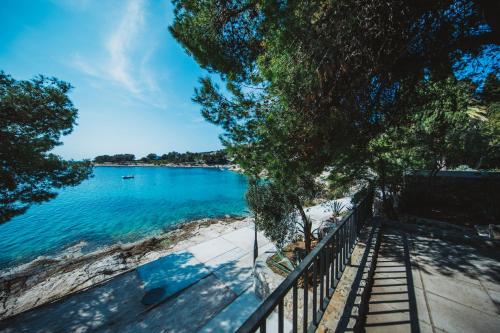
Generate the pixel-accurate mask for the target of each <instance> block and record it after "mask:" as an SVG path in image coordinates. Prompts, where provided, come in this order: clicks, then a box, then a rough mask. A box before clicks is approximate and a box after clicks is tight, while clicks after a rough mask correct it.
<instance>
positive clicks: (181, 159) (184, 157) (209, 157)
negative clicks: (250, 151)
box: [94, 150, 229, 165]
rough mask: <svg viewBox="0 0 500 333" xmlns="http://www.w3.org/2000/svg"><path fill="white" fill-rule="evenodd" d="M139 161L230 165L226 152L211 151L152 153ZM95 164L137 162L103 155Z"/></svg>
mask: <svg viewBox="0 0 500 333" xmlns="http://www.w3.org/2000/svg"><path fill="white" fill-rule="evenodd" d="M139 161H141V162H143V163H153V164H158V165H162V164H186V165H197V164H206V165H225V164H228V163H229V160H228V157H227V154H226V152H225V151H224V150H217V151H210V152H204V153H191V152H186V153H178V152H175V151H173V152H170V153H167V154H163V155H161V156H158V155H157V154H155V153H150V154H148V155H147V156H145V157H142V158H141V159H140V160H139ZM94 162H95V163H116V164H133V163H135V162H137V161H136V159H135V156H134V155H133V154H117V155H112V156H110V155H101V156H97V157H96V158H94Z"/></svg>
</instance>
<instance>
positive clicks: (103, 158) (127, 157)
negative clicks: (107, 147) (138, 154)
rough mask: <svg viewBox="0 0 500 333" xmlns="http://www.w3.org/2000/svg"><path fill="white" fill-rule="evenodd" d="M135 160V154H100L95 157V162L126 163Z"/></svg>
mask: <svg viewBox="0 0 500 333" xmlns="http://www.w3.org/2000/svg"><path fill="white" fill-rule="evenodd" d="M134 161H135V156H134V155H133V154H116V155H112V156H110V155H100V156H96V158H94V162H95V163H117V164H122V163H123V164H125V163H130V162H134Z"/></svg>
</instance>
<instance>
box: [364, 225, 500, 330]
mask: <svg viewBox="0 0 500 333" xmlns="http://www.w3.org/2000/svg"><path fill="white" fill-rule="evenodd" d="M497 256H498V253H487V252H480V251H479V250H477V249H476V248H474V247H472V246H468V245H463V244H456V243H451V242H447V241H445V240H442V239H434V238H426V237H422V236H419V235H414V234H408V233H405V232H402V231H400V230H398V229H395V228H388V227H386V228H385V229H384V231H383V235H382V240H381V246H380V251H379V256H378V260H377V266H376V270H375V275H374V284H373V288H372V291H371V295H370V301H369V310H368V314H367V316H366V323H365V329H366V332H449V333H451V332H464V333H465V332H467V333H472V332H485V333H487V332H500V261H499V258H498V257H497Z"/></svg>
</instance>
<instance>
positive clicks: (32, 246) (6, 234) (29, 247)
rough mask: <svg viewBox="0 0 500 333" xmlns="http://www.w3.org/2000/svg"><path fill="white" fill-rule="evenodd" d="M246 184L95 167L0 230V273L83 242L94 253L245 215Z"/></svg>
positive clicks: (185, 173) (204, 171)
mask: <svg viewBox="0 0 500 333" xmlns="http://www.w3.org/2000/svg"><path fill="white" fill-rule="evenodd" d="M123 175H134V176H135V178H134V179H131V180H123V179H122V176H123ZM246 187H247V181H246V178H245V177H244V176H242V175H240V174H237V173H234V172H231V171H221V170H218V169H209V168H161V167H96V168H95V169H94V177H93V178H91V179H89V180H87V181H85V182H83V183H82V184H80V185H79V186H77V187H73V188H67V189H63V190H61V191H60V193H59V195H58V197H57V198H56V199H54V200H52V201H50V202H48V203H43V204H41V205H36V206H33V207H31V208H30V209H29V210H28V212H27V213H26V214H24V215H22V216H19V217H16V218H15V219H13V220H11V221H9V222H7V223H4V224H2V225H0V249H1V250H0V269H4V268H7V267H11V266H14V265H17V264H20V263H25V262H28V261H30V260H33V259H34V258H36V257H38V256H40V255H53V254H57V253H58V252H61V251H62V250H64V249H66V248H68V247H69V246H72V245H75V244H77V243H79V242H81V241H85V242H86V243H87V245H86V246H85V247H84V251H92V250H95V249H96V248H98V247H101V246H105V245H110V244H113V243H116V242H120V241H121V242H130V241H135V240H138V239H140V238H143V237H146V236H151V235H154V234H158V233H160V232H162V231H163V230H164V229H165V228H167V227H170V226H172V225H175V224H177V223H179V222H182V221H186V220H192V219H197V218H203V217H217V216H222V215H226V214H234V215H243V214H245V211H246V206H245V202H244V193H245V190H246Z"/></svg>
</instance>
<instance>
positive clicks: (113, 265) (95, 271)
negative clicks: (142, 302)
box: [0, 216, 252, 320]
mask: <svg viewBox="0 0 500 333" xmlns="http://www.w3.org/2000/svg"><path fill="white" fill-rule="evenodd" d="M251 222H252V220H251V218H249V217H231V216H226V217H223V218H213V219H208V218H207V219H201V220H196V221H191V222H186V223H183V224H180V225H177V226H176V227H175V228H174V229H172V230H169V231H166V232H165V233H162V234H160V235H157V236H152V237H148V238H145V239H142V240H139V241H137V242H133V243H126V244H121V243H118V244H115V245H112V246H109V247H106V248H102V249H99V250H97V251H94V252H91V253H87V254H82V252H81V251H80V250H81V248H82V247H83V246H84V245H85V244H84V243H80V244H77V245H75V246H73V247H71V248H69V249H68V250H67V251H65V252H64V253H63V254H61V255H58V256H54V257H39V258H37V259H35V260H33V261H32V262H30V263H27V264H23V265H20V266H17V267H14V268H11V269H8V270H5V271H3V272H0V320H3V319H5V318H7V317H10V316H13V315H15V314H18V313H20V312H23V311H26V310H28V309H31V308H33V307H36V306H39V305H41V304H44V303H48V302H52V301H55V300H57V299H60V298H63V297H65V296H67V295H69V294H71V293H74V292H77V291H81V290H84V289H87V288H90V287H92V286H94V285H96V284H99V283H102V282H104V281H107V280H109V279H111V278H113V277H115V276H117V275H119V274H122V273H124V272H128V271H130V270H133V269H135V268H136V267H138V266H140V265H143V264H145V263H147V262H150V261H153V260H155V259H158V258H160V257H162V256H165V255H167V254H169V253H172V252H175V251H180V250H183V249H186V248H188V247H190V246H193V245H195V244H198V243H201V242H203V241H206V240H208V239H211V238H214V237H216V236H217V235H219V234H222V233H225V232H229V231H231V230H235V229H238V228H241V227H243V226H245V225H248V224H249V223H251Z"/></svg>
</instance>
